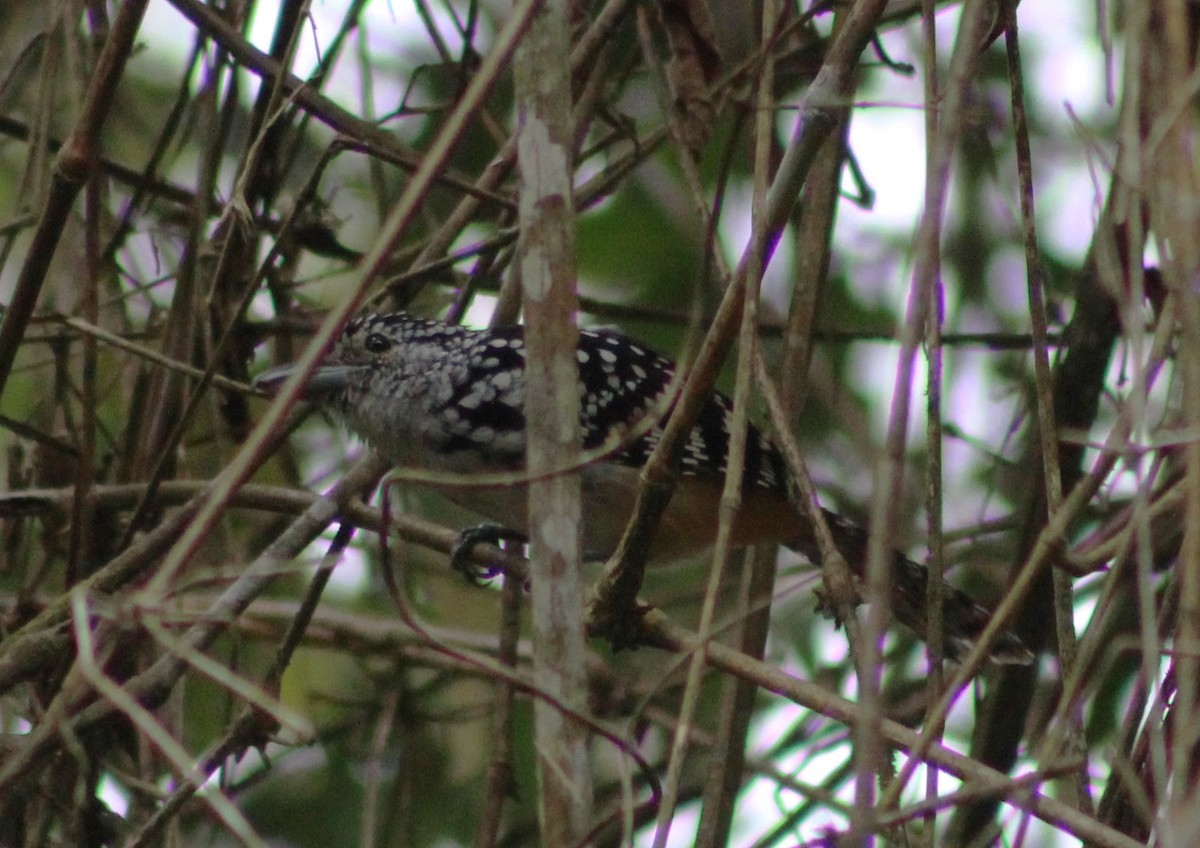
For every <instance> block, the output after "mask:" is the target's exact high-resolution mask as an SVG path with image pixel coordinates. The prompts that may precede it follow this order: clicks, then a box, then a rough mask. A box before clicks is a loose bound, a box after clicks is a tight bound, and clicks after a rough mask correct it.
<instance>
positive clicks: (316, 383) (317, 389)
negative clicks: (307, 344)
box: [252, 363, 359, 401]
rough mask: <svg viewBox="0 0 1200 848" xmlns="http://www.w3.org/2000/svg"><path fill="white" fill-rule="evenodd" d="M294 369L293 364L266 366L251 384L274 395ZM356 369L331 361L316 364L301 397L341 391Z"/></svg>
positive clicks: (320, 397) (348, 382)
mask: <svg viewBox="0 0 1200 848" xmlns="http://www.w3.org/2000/svg"><path fill="white" fill-rule="evenodd" d="M295 370H296V366H294V365H279V366H276V367H275V368H268V369H267V370H266V371H264V372H262V373H261V374H259V375H258V376H257V377H255V378H254V382H253V383H252V385H253V386H254V388H256V389H258V390H259V391H263V392H266V393H267V394H269V395H274V394H275V393H276V392H278V391H279V387H280V386H282V385H283V384H284V382H286V381H287V379H288V377H291V376H292V374H293V373H294V372H295ZM358 371H359V368H357V367H355V366H353V365H336V364H333V363H327V364H325V365H318V366H317V370H315V371H313V373H312V376H311V377H309V378H308V383H307V384H305V386H304V391H303V393H302V394H301V397H303V398H304V399H305V400H316V401H319V400H321V399H322V398H323V397H324V396H325V395H330V394H333V393H334V392H338V391H341V390H342V389H344V388H346V386H348V385H349V384H350V380H351V378H353V376H354V375H355V373H357V372H358Z"/></svg>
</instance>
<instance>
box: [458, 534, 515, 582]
mask: <svg viewBox="0 0 1200 848" xmlns="http://www.w3.org/2000/svg"><path fill="white" fill-rule="evenodd" d="M527 541H529V540H528V539H527V538H526V537H525V536H524V534H522V533H518V532H517V531H516V530H510V529H509V528H507V527H502V526H501V525H499V524H477V525H476V526H474V527H467V528H465V529H464V530H462V531H460V532H459V534H458V541H457V542H455V543H454V547H453V548H451V549H450V567H451V568H453V569H454V570H455V571H457V572H458V573H459V574H461V575H462V576H463V577H464V578H466V580H467V582H468V583H474V584H475V585H480V584H482V583H486V582H487V581H489V580H491V579H492V578H494V577H496V576H498V575H499V574H500V573H501V572H502V571H503V570H504V566H502V565H501V564H500V563H495V562H493V563H490V564H487V565H481V564H480V563H477V562H475V561H473V560H472V559H471V551H472V550H474V548H475V546H476V545H479V544H482V543H485V542H486V543H487V544H489V545H496V546H499V544H500V543H501V542H521V543H522V544H524V543H525V542H527Z"/></svg>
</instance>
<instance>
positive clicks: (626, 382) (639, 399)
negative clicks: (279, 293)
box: [255, 311, 1033, 664]
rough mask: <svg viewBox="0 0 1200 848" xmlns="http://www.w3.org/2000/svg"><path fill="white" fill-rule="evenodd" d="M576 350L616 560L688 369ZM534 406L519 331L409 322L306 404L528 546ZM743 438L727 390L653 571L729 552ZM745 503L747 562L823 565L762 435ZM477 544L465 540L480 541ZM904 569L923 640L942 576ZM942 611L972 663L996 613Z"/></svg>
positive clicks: (948, 603) (683, 467)
mask: <svg viewBox="0 0 1200 848" xmlns="http://www.w3.org/2000/svg"><path fill="white" fill-rule="evenodd" d="M578 338H579V342H578V347H577V349H576V353H575V360H576V364H577V366H578V374H579V400H580V425H581V427H580V429H581V431H582V445H581V447H582V449H583V452H584V455H585V456H594V455H598V456H597V457H596V458H595V459H594V460H593V461H589V462H586V463H585V464H583V465H582V467H581V468H580V470H579V474H580V477H581V489H582V501H583V509H582V527H581V530H582V537H583V550H584V551H585V552H591V553H596V554H598V555H600V556H604V555H607V554H608V553H611V552H612V551H614V550H615V549H616V547H617V544H618V542H619V541H620V538H621V536H622V534H623V532H624V530H625V527H626V525H627V524H628V522H629V519H630V516H631V513H632V509H633V503H634V499H635V494H636V492H637V487H638V486H639V477H640V471H641V469H642V467H643V466H644V465H645V464H646V462H647V461H648V459H649V458H650V455H651V453H652V452H653V451H654V448H655V446H656V445H657V444H658V442H659V441H660V440H661V438H662V434H663V429H662V427H663V424H664V422H665V419H666V417H667V415H669V412H670V409H671V403H670V401H671V389H672V384H673V381H674V379H675V376H676V365H675V363H674V362H673V361H671V360H670V359H668V358H667V357H665V356H663V355H661V354H659V353H657V352H656V351H654V350H652V349H650V348H649V347H647V346H645V345H643V344H641V343H639V342H637V341H636V340H634V339H631V338H630V337H628V336H625V335H623V334H621V333H617V332H614V331H610V330H596V329H581V330H580V331H579V336H578ZM292 371H293V367H292V366H290V365H283V366H277V367H275V368H272V369H269V370H267V371H265V372H264V373H262V374H260V375H259V376H258V377H257V378H256V380H255V386H256V387H257V388H259V389H261V390H263V391H265V392H267V393H268V394H269V393H271V392H273V391H274V390H276V389H278V387H279V386H280V385H282V383H283V382H284V380H286V379H287V378H288V377H289V376H290V375H291V373H292ZM525 393H526V382H525V342H524V328H523V327H522V326H521V325H519V324H514V325H509V326H501V327H493V328H488V329H473V328H470V327H466V326H462V325H457V324H449V323H446V322H443V321H439V320H436V319H425V318H420V317H417V316H414V315H412V314H410V313H408V312H402V311H401V312H387V313H367V314H362V315H359V316H357V317H356V318H354V319H353V320H351V321H350V322H349V323H348V324H347V325H346V328H345V330H344V331H343V332H342V334H341V336H340V337H339V338H338V339H337V341H336V342H335V344H334V346H333V348H332V350H331V351H330V352H329V353H328V354H327V355H326V357H325V358H324V360H323V361H322V362H321V363H320V364H319V365H318V366H317V368H316V370H315V371H314V372H313V373H312V375H311V376H310V378H309V379H308V381H307V383H306V384H305V386H304V389H303V397H304V398H305V399H306V400H309V401H312V402H314V403H316V404H317V405H319V406H321V407H322V408H325V409H327V410H329V411H330V412H332V413H333V414H334V416H335V417H337V418H340V419H341V420H342V421H343V422H344V423H345V425H346V426H347V427H348V428H349V429H350V430H351V431H353V432H354V433H356V434H357V435H358V436H360V437H362V438H363V439H364V440H365V441H366V442H367V443H368V444H370V445H371V446H372V447H373V448H374V449H376V450H377V451H379V452H380V453H381V454H382V455H383V456H384V457H386V458H387V460H388V461H390V462H391V463H393V464H394V465H395V466H397V467H400V468H409V469H418V470H420V471H422V472H427V474H426V475H424V479H430V477H435V476H436V475H438V474H444V475H448V476H449V477H452V478H453V483H454V484H453V485H449V486H446V487H444V488H443V489H442V492H443V494H444V495H445V496H446V497H447V498H449V499H450V500H451V501H453V502H455V503H458V504H459V505H460V506H463V507H465V508H466V509H468V510H469V511H471V512H474V513H476V514H478V515H480V516H482V517H484V518H486V519H488V520H490V521H492V522H495V523H496V525H497V526H499V527H500V528H503V529H504V531H505V532H507V533H510V534H511V535H513V536H517V537H527V535H528V529H529V517H528V511H527V506H526V491H527V487H526V486H523V485H521V484H520V483H519V482H515V483H514V482H512V481H513V480H518V481H519V479H520V474H521V472H522V470H523V468H524V466H525V444H526V436H525V429H526V427H525V425H526V419H525V411H524V402H525ZM732 426H733V402H732V401H731V400H730V398H729V397H728V396H726V395H725V394H723V393H721V392H719V391H714V392H713V393H712V394H711V395H710V396H709V398H708V399H707V400H706V402H705V403H704V404H703V406H702V407H701V410H700V412H699V414H698V416H697V418H696V421H695V423H694V424H693V425H692V428H691V431H690V432H689V433H688V435H687V438H686V440H685V442H684V445H683V448H682V453H681V455H680V459H679V463H680V464H679V481H678V484H677V486H676V488H675V491H674V493H673V495H672V497H671V500H670V503H669V505H668V506H667V508H666V510H665V511H664V513H663V515H662V518H661V520H660V522H659V525H658V528H657V531H656V534H655V538H654V542H653V543H652V545H651V547H650V551H649V554H648V556H647V563H648V564H657V563H671V562H676V561H680V560H684V559H687V558H689V557H694V556H697V555H699V554H702V553H704V552H705V551H707V550H710V549H711V548H712V547H713V546H714V545H715V543H716V534H717V527H718V523H719V522H718V510H719V506H720V498H721V490H722V486H723V482H724V477H725V474H726V471H727V468H728V460H729V444H730V433H731V428H732ZM614 446H615V447H614ZM606 448H607V450H606ZM505 473H507V474H508V475H509V476H508V478H507V480H506V481H505V482H503V483H495V482H487V483H483V484H481V485H477V486H476V485H470V480H471V477H472V475H476V476H479V477H485V478H486V477H491V478H492V481H494V480H495V479H497V477H496V475H497V474H500V475H502V476H503V475H504V474H505ZM435 485H436V484H435ZM742 492H743V496H742V497H743V500H742V505H741V508H740V509H739V510H738V512H737V514H736V516H735V518H734V520H733V525H732V533H731V534H730V535H731V544H732V546H733V547H735V548H737V547H745V546H749V545H756V544H768V543H775V544H782V545H785V546H787V547H789V548H792V549H793V550H796V551H798V552H799V553H801V554H802V555H804V556H806V557H807V558H808V559H809V560H810V561H812V562H814V563H819V562H820V551H819V550H818V549H817V545H816V541H815V538H814V534H813V532H812V528H811V524H810V522H809V521H808V519H806V518H805V517H803V516H802V515H800V514H799V512H798V511H797V510H796V509H795V507H794V506H793V505H792V503H791V502H790V501H789V499H788V495H787V469H786V467H785V463H784V459H783V456H782V454H781V453H780V451H779V449H778V448H777V447H776V446H775V444H774V443H773V442H772V441H771V439H770V438H769V437H768V436H767V435H766V434H765V433H764V432H763V431H762V430H761V429H759V428H758V427H757V426H755V425H754V424H753V423H750V424H749V425H748V430H747V434H746V450H745V461H744V464H743V467H742ZM824 514H825V516H826V518H827V519H828V522H829V526H830V529H831V531H832V533H833V536H834V540H835V542H836V543H837V545H838V548H839V551H840V552H841V553H842V555H843V557H844V558H845V559H846V560H847V562H848V563H850V565H851V567H852V569H854V568H855V567H856V566H857V572H858V575H859V578H860V579H861V575H862V571H863V565H862V564H863V563H864V562H865V558H866V549H867V538H868V534H867V531H866V529H865V528H863V527H862V526H861V525H858V524H856V523H855V522H853V521H851V520H850V519H847V518H844V517H842V516H840V515H838V514H836V513H834V512H831V511H829V510H824ZM470 532H471V531H467V535H466V536H464V538H473V537H471V536H470ZM892 561H893V574H892V578H893V586H894V599H893V604H892V606H893V613H894V615H895V616H896V618H897V619H898V620H900V621H901V622H902V623H904V624H906V625H907V626H910V627H911V628H913V629H914V630H916V631H917V632H918V634H919V635H920V634H921V633H923V631H924V629H925V609H926V600H925V597H926V596H925V588H926V585H927V581H928V570H927V569H926V568H925V567H924V566H922V565H920V564H919V563H917V562H915V561H914V560H912V559H910V558H908V557H907V556H906V555H904V554H902V553H899V552H897V553H895V554H894V555H893V557H892ZM943 598H944V604H945V606H944V615H943V619H944V626H945V641H944V644H945V648H946V654H947V656H948V657H949V658H951V659H960V658H962V657H963V656H965V655H966V653H967V651H969V650H970V648H971V647H972V646H973V644H974V640H975V638H976V637H977V636H978V635H979V633H980V632H981V631H982V630H983V628H984V626H986V624H987V622H988V620H989V618H990V613H989V611H988V610H987V609H986V608H984V607H982V606H981V605H979V604H977V603H976V602H975V601H974V600H973V599H972V598H971V597H970V596H969V595H967V594H965V593H964V592H962V591H960V590H958V589H956V588H954V587H953V586H950V585H949V584H946V585H945V586H944V592H943ZM989 658H990V659H991V660H992V661H993V662H997V663H1016V664H1027V663H1029V662H1031V661H1032V659H1033V655H1032V653H1031V652H1030V651H1029V650H1028V648H1026V647H1025V645H1024V644H1023V643H1022V642H1021V640H1020V639H1019V638H1018V637H1016V636H1015V635H1014V634H1012V633H1008V632H1002V633H1001V635H1000V637H999V639H998V640H997V641H996V642H995V643H994V644H993V646H992V649H991V653H990V655H989Z"/></svg>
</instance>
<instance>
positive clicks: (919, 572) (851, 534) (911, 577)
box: [791, 510, 1034, 665]
mask: <svg viewBox="0 0 1200 848" xmlns="http://www.w3.org/2000/svg"><path fill="white" fill-rule="evenodd" d="M823 512H824V513H825V519H826V520H827V521H828V523H829V529H830V531H831V532H832V533H833V540H834V542H835V543H836V544H837V547H838V550H839V551H841V553H842V556H843V557H845V559H846V562H847V563H848V564H849V565H850V568H851V570H852V571H853V572H854V575H855V577H856V578H857V580H858V581H859V584H860V585H859V589H860V590H861V589H862V584H863V583H864V582H865V577H866V574H865V570H866V562H867V538H868V536H867V531H866V529H865V528H863V527H862V526H860V525H858V524H855V523H854V522H853V521H850V520H849V519H847V518H843V517H842V516H840V515H837V514H835V513H832V512H830V511H829V510H823ZM791 547H793V548H794V549H795V550H796V551H797V552H798V553H800V554H803V555H804V556H806V557H808V559H809V560H811V561H812V562H814V563H819V562H820V561H821V552H820V550H819V549H818V547H817V543H816V540H815V539H813V538H811V537H810V538H807V539H805V540H803V541H802V542H800V543H798V544H795V545H792V546H791ZM928 585H929V569H927V568H926V567H925V566H923V565H921V564H920V563H918V562H915V561H913V560H912V559H909V558H908V557H907V556H905V555H904V554H902V553H899V552H897V553H896V554H894V555H893V557H892V596H891V601H892V615H894V616H895V618H896V620H897V621H899V622H900V623H901V624H903V625H905V626H906V627H908V628H910V629H911V630H913V631H914V632H915V633H917V634H918V635H920V636H921V637H922V638H925V637H926V635H927V634H928V632H929V620H928V615H927V613H928V606H927V600H926V591H927V587H928ZM991 617H992V614H991V611H990V610H988V609H986V608H985V607H983V606H980V605H979V604H978V603H976V602H975V601H974V599H972V598H971V596H970V595H968V594H967V593H966V592H963V591H961V590H959V589H956V588H954V587H953V586H951V585H950V584H948V583H947V584H944V585H943V587H942V625H943V627H942V632H943V633H944V642H943V644H944V645H945V651H946V656H947V658H949V659H952V660H961V659H963V658H965V657H966V655H967V653H968V652H969V651H970V650H971V648H972V647H974V645H975V642H976V641H977V640H978V638H979V634H980V633H982V632H983V629H984V627H986V626H987V623H988V621H989V620H990V619H991ZM988 658H989V659H990V660H991V661H992V662H995V663H1000V664H1004V665H1028V664H1029V663H1031V662H1033V658H1034V657H1033V652H1032V651H1030V650H1029V648H1028V647H1026V646H1025V643H1024V642H1022V641H1021V640H1020V639H1019V638H1018V637H1017V636H1016V634H1014V633H1010V632H1009V631H1004V632H1003V633H1001V634H1000V636H999V637H998V638H997V639H996V641H995V643H994V644H993V645H992V647H991V650H990V652H989V653H988Z"/></svg>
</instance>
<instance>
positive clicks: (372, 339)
mask: <svg viewBox="0 0 1200 848" xmlns="http://www.w3.org/2000/svg"><path fill="white" fill-rule="evenodd" d="M391 346H392V341H391V339H389V338H388V337H387V336H385V335H384V334H383V333H371V335H369V336H367V340H366V341H364V342H363V347H365V348H366V349H367V353H383V352H384V351H386V350H387V349H388V348H390V347H391Z"/></svg>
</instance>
